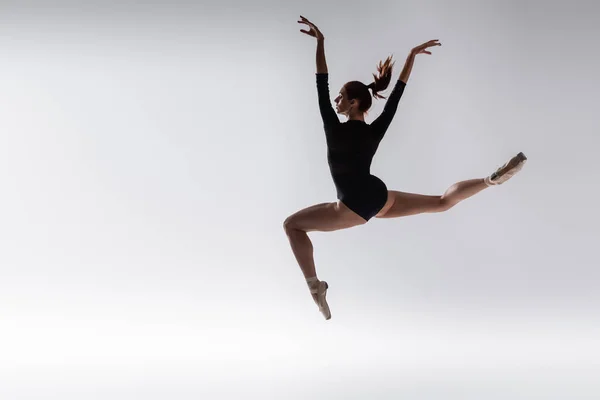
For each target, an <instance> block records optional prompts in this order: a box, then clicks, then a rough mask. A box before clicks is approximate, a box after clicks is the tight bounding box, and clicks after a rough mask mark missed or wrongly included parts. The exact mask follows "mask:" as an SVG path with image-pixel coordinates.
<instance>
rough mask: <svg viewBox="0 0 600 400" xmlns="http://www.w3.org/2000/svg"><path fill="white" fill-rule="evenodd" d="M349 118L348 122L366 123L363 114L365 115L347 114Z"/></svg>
mask: <svg viewBox="0 0 600 400" xmlns="http://www.w3.org/2000/svg"><path fill="white" fill-rule="evenodd" d="M347 117H348V121H362V122H365V114H363V113H357V114H354V113H350V114H347Z"/></svg>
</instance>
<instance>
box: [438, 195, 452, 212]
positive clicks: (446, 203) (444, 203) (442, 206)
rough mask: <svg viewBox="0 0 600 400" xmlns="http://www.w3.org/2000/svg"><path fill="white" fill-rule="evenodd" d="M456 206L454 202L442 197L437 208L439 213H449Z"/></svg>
mask: <svg viewBox="0 0 600 400" xmlns="http://www.w3.org/2000/svg"><path fill="white" fill-rule="evenodd" d="M455 205H456V203H454V202H452V201H450V200H448V199H446V198H444V197H441V198H440V202H439V204H438V207H437V210H436V211H437V212H444V211H448V210H449V209H451V208H452V207H454V206H455Z"/></svg>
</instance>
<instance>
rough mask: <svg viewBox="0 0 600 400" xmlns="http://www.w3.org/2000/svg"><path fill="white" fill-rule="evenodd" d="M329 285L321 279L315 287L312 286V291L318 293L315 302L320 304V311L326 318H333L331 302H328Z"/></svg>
mask: <svg viewBox="0 0 600 400" xmlns="http://www.w3.org/2000/svg"><path fill="white" fill-rule="evenodd" d="M328 288H329V285H328V284H327V282H325V281H320V282H319V283H318V284H316V285H315V286H314V287H312V288H310V293H311V294H315V295H316V300H315V302H316V303H317V306H319V311H320V312H321V314H323V317H325V319H326V320H328V319H331V311H330V310H329V304H327V298H326V297H327V289H328Z"/></svg>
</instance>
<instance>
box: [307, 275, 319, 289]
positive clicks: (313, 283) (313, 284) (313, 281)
mask: <svg viewBox="0 0 600 400" xmlns="http://www.w3.org/2000/svg"><path fill="white" fill-rule="evenodd" d="M319 282H321V281H319V278H317V277H316V276H313V277H311V278H306V284H307V285H308V288H309V289H312V288H314V287H316V286H318V285H319Z"/></svg>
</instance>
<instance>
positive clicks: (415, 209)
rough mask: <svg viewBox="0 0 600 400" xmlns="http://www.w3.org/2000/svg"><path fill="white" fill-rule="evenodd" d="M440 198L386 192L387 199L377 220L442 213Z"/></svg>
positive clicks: (444, 207)
mask: <svg viewBox="0 0 600 400" xmlns="http://www.w3.org/2000/svg"><path fill="white" fill-rule="evenodd" d="M445 209H446V205H445V204H444V202H443V201H442V196H429V195H424V194H415V193H405V192H398V191H395V190H389V191H388V198H387V201H386V203H385V205H384V206H383V208H382V209H381V211H379V213H378V214H377V215H376V217H377V218H398V217H406V216H409V215H416V214H423V213H434V212H440V211H444V210H445Z"/></svg>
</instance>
